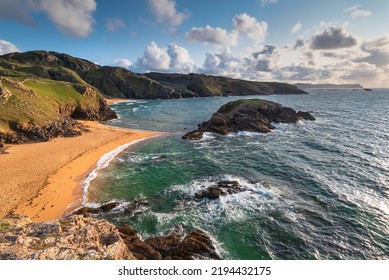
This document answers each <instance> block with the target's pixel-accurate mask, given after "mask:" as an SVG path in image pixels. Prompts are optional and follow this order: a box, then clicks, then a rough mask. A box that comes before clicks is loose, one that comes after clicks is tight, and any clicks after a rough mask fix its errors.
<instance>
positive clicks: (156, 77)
mask: <svg viewBox="0 0 389 280" xmlns="http://www.w3.org/2000/svg"><path fill="white" fill-rule="evenodd" d="M0 66H1V67H3V68H5V69H8V70H13V71H17V72H19V73H20V72H22V73H24V74H30V75H34V76H37V77H40V78H44V79H52V80H58V81H66V82H72V83H88V84H89V85H91V86H93V87H95V88H96V89H98V90H99V91H100V92H101V93H102V94H103V95H104V96H106V97H108V98H136V99H173V98H188V97H204V96H221V95H271V94H291V93H293V94H304V93H306V92H304V91H302V90H300V89H298V88H296V87H295V86H292V85H289V84H285V83H263V82H252V81H245V80H237V79H232V78H226V77H216V76H209V75H202V74H188V75H186V74H163V73H148V74H137V73H133V72H131V71H129V70H126V69H123V68H121V67H110V66H99V65H96V64H94V63H92V62H90V61H87V60H84V59H80V58H75V57H72V56H70V55H67V54H60V53H56V52H46V51H31V52H25V53H12V54H7V55H3V56H0Z"/></svg>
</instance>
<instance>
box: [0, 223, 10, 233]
mask: <svg viewBox="0 0 389 280" xmlns="http://www.w3.org/2000/svg"><path fill="white" fill-rule="evenodd" d="M9 226H10V223H8V222H3V221H1V222H0V232H6V231H7V229H8V228H9Z"/></svg>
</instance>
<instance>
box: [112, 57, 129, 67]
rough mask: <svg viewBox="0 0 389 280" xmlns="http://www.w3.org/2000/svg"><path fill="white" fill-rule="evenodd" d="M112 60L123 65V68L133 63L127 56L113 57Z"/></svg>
mask: <svg viewBox="0 0 389 280" xmlns="http://www.w3.org/2000/svg"><path fill="white" fill-rule="evenodd" d="M113 62H114V64H115V65H116V66H119V67H123V68H125V69H128V68H130V67H131V66H132V65H133V63H132V62H131V61H130V60H129V59H127V58H120V59H115V60H114V61H113Z"/></svg>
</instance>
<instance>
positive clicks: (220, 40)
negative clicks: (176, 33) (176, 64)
mask: <svg viewBox="0 0 389 280" xmlns="http://www.w3.org/2000/svg"><path fill="white" fill-rule="evenodd" d="M237 35H238V34H237V33H235V32H231V33H228V32H227V30H225V29H223V28H220V27H211V26H209V25H207V26H206V27H193V28H192V30H191V31H189V32H188V33H187V34H186V36H185V38H186V39H187V40H189V41H196V42H200V43H210V44H216V45H225V46H233V45H236V43H237V39H238V36H237Z"/></svg>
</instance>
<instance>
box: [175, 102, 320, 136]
mask: <svg viewBox="0 0 389 280" xmlns="http://www.w3.org/2000/svg"><path fill="white" fill-rule="evenodd" d="M303 119H304V120H315V118H314V117H313V116H312V115H311V114H310V113H308V112H301V111H299V112H298V113H297V112H296V111H295V110H294V109H292V108H289V107H284V106H282V105H281V104H278V103H275V102H271V101H266V100H261V99H240V100H236V101H232V102H229V103H227V104H225V105H223V106H222V107H220V109H219V110H218V111H217V112H216V113H215V114H213V116H212V117H211V119H210V120H208V121H206V122H203V123H202V124H199V128H198V130H195V131H192V132H190V133H188V134H186V135H184V136H183V137H182V138H183V139H193V140H198V139H201V138H200V136H201V137H202V133H203V132H214V133H218V134H228V133H231V132H239V131H251V132H261V133H268V132H270V131H271V130H272V129H274V128H275V127H274V126H273V125H272V124H271V123H272V122H275V123H296V122H298V121H300V120H303ZM193 136H195V137H193Z"/></svg>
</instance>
